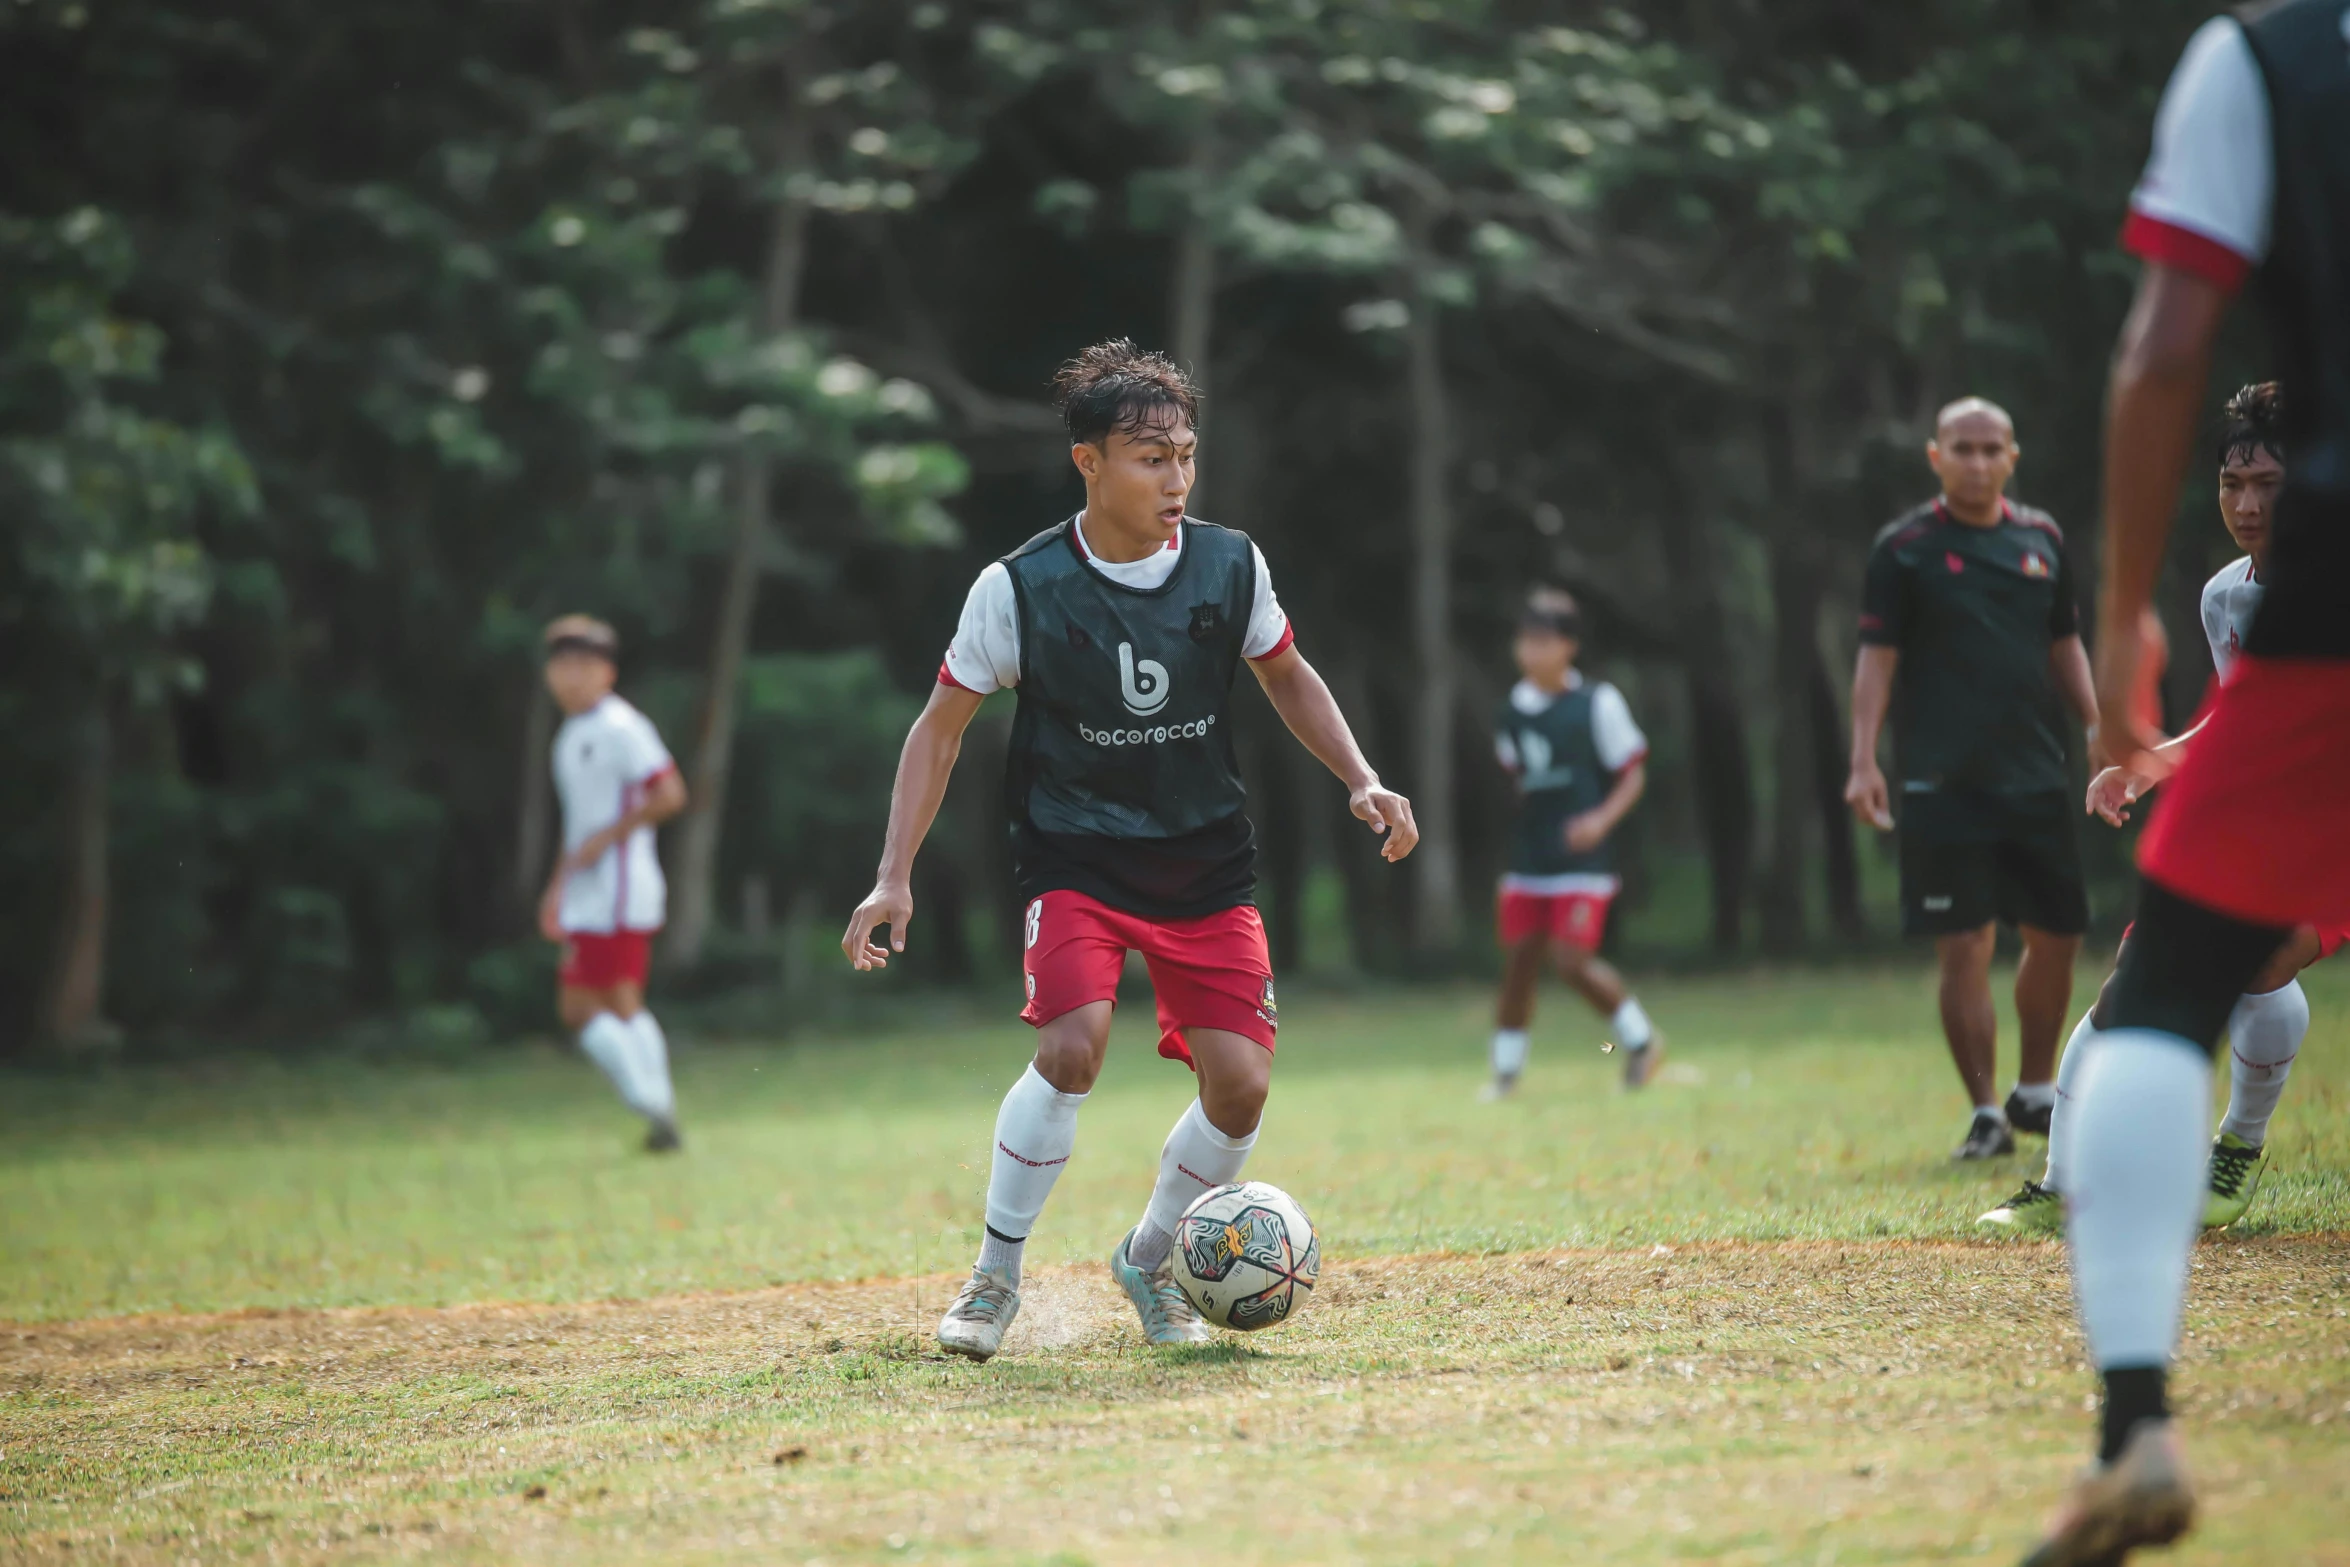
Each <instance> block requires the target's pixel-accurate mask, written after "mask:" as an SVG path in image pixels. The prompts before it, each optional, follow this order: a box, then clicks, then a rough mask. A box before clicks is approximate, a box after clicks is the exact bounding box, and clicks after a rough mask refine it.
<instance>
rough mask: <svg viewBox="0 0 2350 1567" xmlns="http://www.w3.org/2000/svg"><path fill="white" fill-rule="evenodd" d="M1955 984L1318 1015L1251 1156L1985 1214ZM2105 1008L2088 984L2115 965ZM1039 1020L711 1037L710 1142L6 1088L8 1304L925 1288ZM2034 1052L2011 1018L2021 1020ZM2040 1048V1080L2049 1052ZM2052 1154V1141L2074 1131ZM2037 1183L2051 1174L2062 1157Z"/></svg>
mask: <svg viewBox="0 0 2350 1567" xmlns="http://www.w3.org/2000/svg"><path fill="white" fill-rule="evenodd" d="M2332 979H2333V977H2332V975H2330V974H2325V973H2323V972H2322V971H2321V978H2320V980H2319V982H2318V983H2316V984H2315V985H2314V987H2313V988H2314V990H2315V993H2316V998H2317V1008H2316V1022H2315V1025H2314V1027H2313V1030H2312V1036H2311V1045H2310V1048H2309V1050H2308V1051H2307V1052H2306V1053H2305V1054H2304V1056H2303V1058H2302V1063H2301V1065H2300V1067H2299V1068H2298V1069H2297V1071H2296V1073H2295V1076H2294V1079H2293V1082H2292V1085H2291V1087H2290V1089H2289V1090H2288V1093H2287V1096H2286V1100H2285V1104H2284V1108H2283V1110H2282V1112H2281V1113H2280V1115H2279V1117H2278V1123H2277V1130H2276V1141H2275V1149H2276V1153H2275V1158H2274V1169H2273V1171H2272V1173H2271V1175H2270V1177H2269V1182H2270V1184H2269V1186H2268V1188H2267V1189H2266V1191H2265V1192H2264V1193H2263V1195H2262V1198H2261V1201H2260V1206H2259V1207H2258V1209H2256V1210H2255V1212H2254V1214H2253V1216H2252V1218H2251V1220H2250V1221H2248V1223H2247V1226H2246V1228H2247V1230H2248V1231H2251V1232H2255V1233H2266V1232H2274V1231H2305V1230H2344V1229H2350V1179H2346V1173H2350V1120H2346V1118H2345V1117H2344V1116H2343V1114H2342V1110H2343V1108H2344V1106H2345V1104H2346V1103H2350V1061H2346V1060H2345V1055H2344V1052H2343V1051H2342V1050H2341V1049H2340V1048H2339V1046H2338V1045H2337V1044H2335V1043H2334V1042H2335V1041H2337V1040H2340V1039H2341V1038H2342V1037H2343V1036H2344V1032H2345V1029H2344V1023H2345V1017H2346V1013H2350V988H2346V987H2344V986H2342V985H2339V984H2336V983H2333V982H2332ZM1930 983H1931V982H1930V979H1929V978H1928V977H1927V976H1926V975H1924V974H1923V973H1920V972H1908V971H1895V972H1886V971H1861V972H1854V973H1835V972H1824V973H1807V974H1792V975H1780V976H1775V977H1749V978H1723V979H1709V980H1703V981H1677V982H1673V983H1671V984H1670V985H1667V986H1664V987H1661V988H1656V989H1653V990H1652V991H1651V992H1650V995H1649V1001H1650V1004H1651V1009H1652V1011H1653V1012H1654V1014H1655V1016H1656V1017H1657V1019H1658V1021H1659V1023H1660V1024H1661V1025H1662V1026H1663V1027H1664V1028H1665V1029H1666V1030H1667V1031H1668V1033H1669V1034H1670V1036H1671V1039H1672V1050H1673V1056H1672V1060H1671V1062H1670V1063H1669V1064H1668V1068H1667V1071H1668V1077H1667V1080H1666V1081H1665V1082H1664V1083H1662V1084H1660V1085H1659V1089H1658V1091H1657V1092H1655V1093H1652V1094H1649V1095H1645V1096H1642V1097H1639V1098H1630V1099H1628V1098H1626V1097H1625V1096H1623V1095H1622V1094H1620V1093H1618V1092H1617V1091H1616V1089H1615V1086H1614V1075H1613V1062H1612V1061H1611V1060H1610V1059H1609V1058H1606V1057H1603V1056H1602V1055H1601V1054H1600V1053H1599V1050H1598V1041H1599V1038H1600V1027H1599V1024H1598V1022H1597V1020H1596V1019H1594V1018H1592V1017H1591V1016H1589V1015H1588V1014H1587V1013H1586V1012H1584V1011H1583V1010H1582V1009H1581V1008H1580V1007H1579V1006H1577V1005H1575V1004H1573V1003H1572V1002H1571V1001H1570V1000H1569V998H1567V997H1565V996H1562V995H1558V994H1555V993H1553V994H1549V995H1547V996H1546V997H1545V1011H1544V1013H1543V1015H1542V1016H1541V1017H1540V1018H1539V1019H1538V1020H1537V1029H1536V1044H1535V1057H1534V1064H1533V1068H1532V1071H1531V1073H1530V1075H1529V1077H1528V1080H1527V1085H1526V1088H1525V1090H1524V1092H1523V1093H1522V1094H1521V1096H1520V1097H1519V1098H1518V1099H1517V1100H1515V1101H1513V1102H1511V1103H1509V1104H1506V1105H1503V1106H1499V1107H1495V1106H1486V1105H1479V1104H1477V1103H1475V1102H1474V1098H1473V1096H1474V1092H1475V1089H1476V1087H1477V1085H1478V1083H1479V1082H1480V1080H1481V1074H1482V1058H1483V1049H1484V1037H1485V1033H1486V1013H1485V1008H1486V998H1485V996H1484V995H1483V994H1482V993H1480V992H1470V991H1447V992H1438V993H1433V994H1428V993H1412V992H1399V993H1393V994H1377V993H1374V994H1372V995H1370V996H1367V997H1361V998H1355V999H1348V998H1345V997H1341V996H1338V995H1316V994H1312V993H1304V994H1299V995H1296V996H1293V997H1291V998H1289V1005H1288V1007H1287V1017H1286V1019H1285V1026H1284V1028H1283V1030H1282V1045H1281V1056H1280V1066H1279V1069H1278V1070H1277V1072H1276V1074H1275V1078H1274V1093H1273V1100H1272V1104H1271V1107H1270V1109H1269V1111H1268V1113H1267V1116H1266V1123H1265V1131H1264V1136H1263V1139H1262V1141H1261V1142H1260V1144H1259V1148H1260V1152H1259V1153H1258V1155H1257V1158H1256V1160H1255V1162H1254V1164H1253V1165H1252V1167H1251V1169H1252V1173H1254V1174H1257V1175H1260V1176H1262V1177H1263V1178H1265V1179H1267V1180H1272V1181H1276V1182H1279V1183H1280V1184H1282V1185H1284V1186H1286V1187H1288V1188H1289V1189H1290V1190H1291V1191H1293V1192H1294V1193H1296V1194H1297V1196H1298V1197H1299V1198H1300V1199H1302V1200H1303V1201H1304V1202H1305V1203H1306V1205H1307V1207H1308V1210H1309V1211H1310V1212H1312V1213H1313V1214H1314V1216H1315V1218H1316V1220H1317V1222H1318V1223H1319V1224H1320V1226H1321V1227H1322V1230H1323V1233H1324V1235H1325V1237H1326V1240H1327V1243H1328V1245H1329V1247H1330V1249H1331V1250H1332V1252H1333V1253H1334V1254H1339V1255H1357V1256H1359V1255H1364V1254H1369V1253H1380V1252H1388V1253H1393V1252H1417V1251H1430V1250H1451V1251H1484V1250H1514V1249H1522V1248H1527V1247H1540V1246H1557V1245H1607V1246H1614V1245H1638V1244H1650V1243H1654V1242H1658V1241H1666V1242H1675V1243H1678V1242H1684V1241H1692V1240H1700V1239H1742V1240H1772V1239H1858V1238H1867V1237H1876V1236H1908V1237H1960V1236H1964V1235H1966V1234H1968V1233H1969V1230H1970V1226H1971V1221H1972V1220H1973V1218H1974V1216H1975V1214H1976V1213H1977V1212H1979V1211H1980V1210H1981V1209H1982V1208H1984V1207H1985V1206H1988V1204H1989V1202H1990V1201H1991V1200H1993V1199H1995V1198H1997V1197H1999V1196H2001V1195H2003V1194H2004V1189H2005V1188H2008V1187H2010V1186H2012V1185H2013V1184H2014V1182H2015V1180H2016V1179H2017V1177H2018V1175H2019V1174H2020V1173H2022V1172H2023V1171H2024V1170H2025V1168H2026V1166H2025V1165H2024V1164H2021V1163H2012V1164H2009V1165H2006V1166H2003V1167H2001V1168H1998V1169H1995V1170H1983V1169H1956V1168H1953V1167H1952V1166H1950V1165H1949V1164H1948V1163H1947V1161H1946V1159H1945V1157H1944V1156H1945V1154H1946V1153H1947V1151H1948V1149H1949V1147H1950V1146H1951V1145H1952V1144H1954V1143H1955V1142H1956V1141H1957V1138H1958V1136H1959V1134H1960V1133H1961V1132H1962V1131H1963V1130H1964V1119H1965V1117H1964V1113H1963V1106H1962V1103H1961V1101H1960V1097H1959V1094H1958V1090H1957V1087H1956V1083H1955V1079H1954V1077H1953V1074H1952V1072H1951V1070H1950V1068H1949V1065H1948V1063H1947V1061H1946V1059H1945V1057H1944V1055H1943V1052H1942V1049H1941V1046H1940V1043H1939V1041H1938V1036H1937V1035H1936V1034H1935V1032H1934V1023H1933V1002H1932V995H1931V989H1930ZM2083 994H2084V996H2085V995H2086V982H2085V983H2084V987H2083ZM1122 1011H1123V1017H1122V1021H1121V1027H1120V1031H1119V1034H1118V1036H1117V1038H1116V1041H1115V1042H1114V1044H1113V1046H1112V1050H1111V1058H1110V1064H1109V1067H1108V1069H1107V1071H1106V1072H1105V1073H1104V1075H1103V1078H1102V1082H1101V1084H1100V1086H1099V1088H1098V1089H1097V1091H1096V1092H1095V1094H1094V1095H1093V1098H1092V1099H1091V1100H1090V1101H1089V1102H1088V1104H1087V1105H1086V1108H1085V1113H1084V1118H1083V1121H1082V1123H1081V1126H1080V1130H1079V1135H1078V1145H1077V1155H1076V1157H1075V1159H1074V1160H1073V1161H1072V1162H1071V1164H1070V1167H1069V1170H1068V1174H1067V1178H1066V1179H1065V1180H1063V1182H1062V1183H1061V1185H1060V1188H1059V1189H1058V1191H1056V1193H1055V1194H1054V1199H1053V1206H1052V1208H1051V1209H1050V1211H1049V1212H1048V1214H1047V1216H1046V1218H1045V1221H1044V1224H1043V1226H1042V1228H1041V1230H1040V1232H1039V1238H1038V1242H1037V1251H1038V1252H1039V1253H1040V1255H1041V1256H1042V1257H1043V1258H1044V1259H1045V1260H1053V1259H1076V1258H1093V1257H1095V1256H1097V1255H1098V1254H1100V1253H1101V1252H1103V1251H1105V1250H1106V1249H1107V1248H1108V1246H1109V1244H1110V1242H1111V1241H1112V1240H1114V1239H1115V1238H1116V1236H1117V1235H1118V1233H1119V1232H1120V1231H1122V1230H1123V1229H1124V1227H1125V1226H1126V1225H1127V1224H1128V1223H1131V1222H1132V1217H1133V1215H1134V1213H1135V1212H1136V1211H1137V1210H1138V1209H1139V1206H1140V1203H1141V1200H1142V1198H1143V1196H1144V1195H1146V1193H1147V1190H1148V1184H1149V1181H1150V1179H1151V1175H1152V1171H1153V1170H1154V1168H1155V1166H1156V1160H1157V1154H1158V1147H1159V1143H1160V1141H1161V1139H1162V1138H1163V1137H1164V1136H1165V1133H1166V1128H1167V1126H1168V1125H1169V1124H1170V1123H1171V1122H1172V1121H1173V1119H1174V1117H1175V1115H1176V1113H1177V1112H1178V1110H1179V1109H1180V1108H1181V1105H1182V1103H1183V1101H1184V1098H1185V1097H1186V1096H1187V1095H1188V1094H1189V1092H1190V1080H1189V1075H1188V1074H1187V1073H1185V1072H1184V1071H1183V1070H1182V1069H1181V1068H1180V1067H1178V1066H1175V1065H1173V1064H1172V1063H1169V1062H1165V1061H1162V1060H1160V1059H1159V1058H1158V1057H1157V1056H1156V1055H1155V1054H1153V1053H1152V1050H1151V1047H1150V1043H1149V1038H1148V1032H1149V1030H1148V1019H1149V1008H1148V1005H1147V1002H1146V1003H1144V1004H1142V1005H1136V1004H1132V1003H1131V1002H1130V1004H1129V1005H1127V1006H1126V1007H1125V1008H1123V1009H1122ZM1027 1049H1028V1030H1027V1029H1025V1028H1024V1027H1022V1026H1021V1025H1019V1024H1018V1023H1016V1022H1008V1021H1007V1022H1003V1023H999V1024H992V1025H990V1024H985V1023H982V1024H979V1025H977V1026H973V1025H971V1024H970V1023H969V1021H968V1020H964V1022H963V1023H962V1024H961V1025H960V1026H958V1025H957V1024H955V1023H953V1022H951V1021H946V1022H941V1023H939V1024H938V1025H937V1026H934V1027H929V1028H920V1029H913V1028H901V1029H898V1030H895V1031H892V1032H888V1033H882V1034H877V1035H874V1036H872V1037H810V1038H804V1039H802V1040H800V1041H797V1042H795V1043H793V1044H792V1045H790V1046H789V1047H787V1048H776V1049H760V1048H755V1047H751V1046H727V1047H720V1048H709V1049H696V1048H695V1047H694V1046H693V1045H692V1044H691V1043H690V1042H684V1043H681V1044H680V1046H679V1048H678V1051H677V1054H678V1057H679V1063H680V1069H679V1094H680V1100H681V1104H682V1106H683V1110H684V1114H685V1117H686V1125H687V1134H688V1136H689V1138H690V1140H691V1145H690V1151H689V1153H688V1155H687V1157H685V1158H683V1159H678V1160H671V1161H653V1160H647V1159H642V1158H638V1157H635V1156H634V1155H633V1154H632V1153H631V1152H630V1151H629V1150H630V1147H631V1140H632V1138H633V1136H634V1127H633V1124H632V1122H631V1119H630V1118H629V1117H628V1116H627V1115H626V1114H625V1112H623V1111H621V1110H620V1109H619V1108H618V1106H617V1105H616V1104H614V1103H613V1102H612V1100H611V1098H610V1096H609V1094H608V1092H607V1090H606V1089H605V1086H604V1084H603V1081H602V1079H601V1078H600V1077H599V1076H598V1075H597V1074H596V1073H595V1071H594V1070H593V1068H591V1067H590V1066H589V1065H588V1064H587V1063H586V1062H585V1061H584V1060H582V1059H580V1058H578V1057H577V1056H575V1055H572V1054H569V1053H566V1052H558V1051H557V1050H555V1049H554V1048H553V1047H551V1046H549V1047H544V1048H540V1049H523V1050H513V1051H506V1052H501V1053H498V1054H495V1055H492V1056H490V1057H488V1058H486V1059H484V1060H483V1061H482V1062H481V1063H480V1064H478V1065H475V1066H471V1067H468V1068H464V1069H459V1070H451V1069H449V1068H446V1067H435V1066H429V1065H419V1066H416V1067H414V1068H411V1069H395V1068H388V1067H360V1066H355V1065H352V1064H350V1063H348V1062H339V1063H318V1064H311V1065H295V1066H275V1065H270V1064H267V1063H259V1062H245V1063H232V1064H226V1065H222V1066H220V1067H218V1068H213V1069H205V1070H191V1071H185V1072H168V1073H167V1072H162V1071H130V1072H123V1073H120V1074H116V1075H112V1076H103V1077H93V1078H85V1079H47V1080H41V1079H32V1078H17V1079H14V1080H10V1081H6V1082H0V1319H7V1318H17V1319H24V1320H41V1319H55V1318H70V1317H85V1316H91V1315H99V1314H112V1313H127V1312H142V1311H202V1310H218V1309H225V1308H233V1307H245V1306H336V1305H366V1304H391V1303H410V1304H439V1303H446V1302H451V1301H465V1300H483V1299H516V1300H574V1299H583V1298H587V1299H594V1298H604V1297H611V1296H634V1295H645V1294H653V1293H660V1292H664V1291H673V1290H683V1289H741V1288H750V1287H756V1286H760V1285H765V1284H772V1283H779V1282H784V1281H790V1280H803V1279H840V1278H860V1277H875V1276H888V1275H898V1274H910V1273H917V1272H923V1271H929V1270H935V1269H938V1268H940V1267H944V1266H947V1265H949V1264H956V1263H960V1262H961V1261H962V1259H963V1258H964V1257H965V1256H966V1254H967V1253H968V1251H969V1250H970V1248H971V1247H972V1245H973V1244H974V1243H975V1238H976V1234H977V1230H976V1226H977V1223H978V1218H979V1210H980V1199H981V1193H982V1190H983V1187H984V1183H985V1179H986V1170H987V1164H986V1154H987V1150H988V1146H989V1138H990V1132H991V1128H992V1126H993V1124H994V1114H995V1106H996V1103H997V1101H998V1100H999V1099H1000V1098H1001V1096H1002V1094H1003V1091H1004V1089H1005V1087H1007V1086H1008V1085H1009V1084H1010V1082H1011V1080H1012V1079H1013V1077H1014V1076H1015V1075H1016V1074H1017V1073H1018V1071H1019V1069H1020V1065H1021V1062H1022V1061H1023V1059H1024V1058H1025V1055H1026V1052H1027ZM2010 1051H2011V1052H2012V1039H2011V1040H2010ZM2008 1063H2009V1064H2008V1066H2007V1068H2006V1070H2010V1071H2012V1054H2010V1056H2009V1057H2008ZM2031 1146H2033V1147H2037V1144H2036V1143H2035V1144H2032V1145H2031ZM2031 1173H2037V1170H2036V1169H2033V1170H2032V1171H2031Z"/></svg>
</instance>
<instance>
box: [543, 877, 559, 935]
mask: <svg viewBox="0 0 2350 1567" xmlns="http://www.w3.org/2000/svg"><path fill="white" fill-rule="evenodd" d="M539 934H540V935H542V936H544V937H546V938H547V939H548V940H549V941H561V940H562V939H563V878H562V876H561V875H560V874H558V875H557V876H556V877H555V878H554V879H553V880H552V881H550V882H548V883H547V890H546V891H545V892H542V893H540V894H539Z"/></svg>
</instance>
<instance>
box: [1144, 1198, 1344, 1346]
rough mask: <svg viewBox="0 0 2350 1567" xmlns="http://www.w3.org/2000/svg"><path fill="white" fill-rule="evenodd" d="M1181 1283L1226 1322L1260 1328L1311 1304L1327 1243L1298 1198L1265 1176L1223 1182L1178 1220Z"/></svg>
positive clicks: (1201, 1309) (1196, 1303) (1240, 1329)
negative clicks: (1320, 1237) (1236, 1183)
mask: <svg viewBox="0 0 2350 1567" xmlns="http://www.w3.org/2000/svg"><path fill="white" fill-rule="evenodd" d="M1174 1267H1175V1282H1176V1283H1177V1284H1179V1285H1181V1286H1182V1289H1183V1293H1184V1295H1185V1296H1186V1297H1187V1298H1188V1299H1189V1300H1190V1301H1191V1305H1192V1309H1193V1310H1195V1311H1197V1312H1198V1313H1199V1314H1200V1315H1201V1316H1202V1317H1204V1318H1206V1319H1207V1320H1208V1321H1210V1322H1213V1323H1214V1324H1215V1325H1216V1326H1218V1327H1220V1328H1230V1329H1231V1330H1232V1331H1233V1332H1235V1333H1254V1332H1256V1331H1257V1330H1258V1329H1259V1328H1270V1327H1278V1326H1280V1325H1281V1324H1282V1323H1284V1322H1287V1321H1288V1320H1289V1319H1290V1318H1291V1317H1293V1316H1295V1315H1296V1314H1297V1313H1298V1312H1300V1311H1303V1310H1304V1309H1305V1304H1306V1301H1307V1300H1308V1299H1309V1298H1310V1297H1311V1296H1312V1295H1313V1292H1314V1278H1315V1276H1316V1275H1317V1274H1319V1273H1320V1272H1321V1271H1322V1243H1321V1240H1320V1239H1319V1238H1318V1237H1317V1236H1316V1235H1315V1234H1314V1221H1313V1220H1311V1219H1309V1218H1307V1217H1306V1211H1305V1209H1304V1208H1302V1207H1300V1206H1299V1205H1298V1201H1297V1199H1296V1198H1294V1197H1292V1196H1290V1195H1289V1193H1287V1192H1285V1191H1283V1190H1282V1189H1281V1188H1280V1187H1278V1186H1274V1185H1271V1184H1269V1183H1268V1182H1265V1181H1243V1182H1241V1183H1240V1184H1239V1185H1237V1186H1219V1187H1217V1188H1216V1189H1215V1190H1213V1191H1211V1192H1209V1193H1207V1194H1206V1195H1205V1196H1203V1197H1201V1198H1200V1199H1199V1201H1197V1202H1195V1203H1193V1204H1192V1205H1191V1206H1190V1207H1188V1208H1186V1209H1184V1210H1183V1217H1182V1218H1181V1219H1179V1220H1177V1221H1176V1224H1175V1257H1174Z"/></svg>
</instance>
